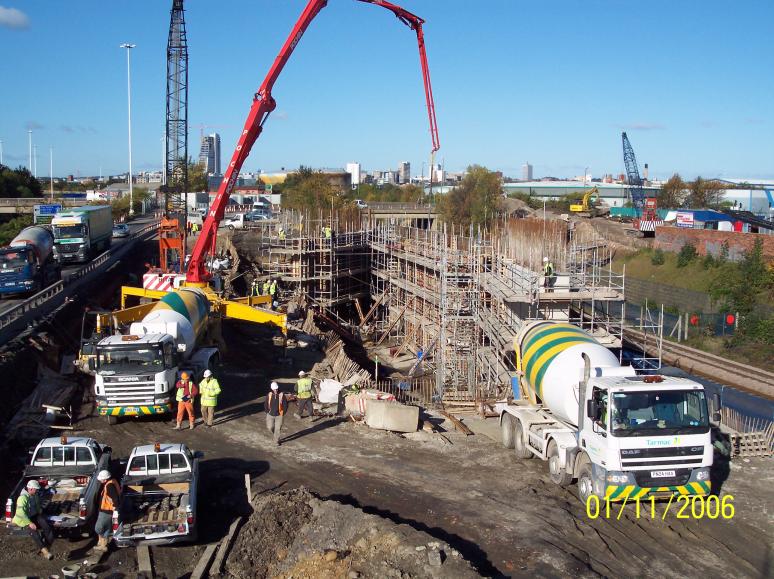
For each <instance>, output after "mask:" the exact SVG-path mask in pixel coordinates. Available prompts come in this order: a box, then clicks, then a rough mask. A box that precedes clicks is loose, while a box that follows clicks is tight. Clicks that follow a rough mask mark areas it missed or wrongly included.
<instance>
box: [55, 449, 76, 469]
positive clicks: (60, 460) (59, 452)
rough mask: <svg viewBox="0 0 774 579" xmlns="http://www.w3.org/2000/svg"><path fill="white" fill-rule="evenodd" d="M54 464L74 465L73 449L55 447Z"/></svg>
mask: <svg viewBox="0 0 774 579" xmlns="http://www.w3.org/2000/svg"><path fill="white" fill-rule="evenodd" d="M54 464H55V465H62V466H64V465H66V464H68V465H71V464H75V448H74V447H72V446H69V447H68V446H55V447H54Z"/></svg>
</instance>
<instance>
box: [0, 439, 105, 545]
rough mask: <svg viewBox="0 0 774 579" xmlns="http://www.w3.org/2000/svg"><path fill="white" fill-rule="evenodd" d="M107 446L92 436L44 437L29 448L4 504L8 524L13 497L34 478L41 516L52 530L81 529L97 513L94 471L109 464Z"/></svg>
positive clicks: (12, 511)
mask: <svg viewBox="0 0 774 579" xmlns="http://www.w3.org/2000/svg"><path fill="white" fill-rule="evenodd" d="M110 459H111V449H110V447H108V446H104V445H101V444H99V443H98V442H97V441H95V440H94V439H93V438H85V437H67V436H62V437H58V438H53V437H52V438H45V439H43V440H41V441H40V442H39V443H38V445H37V446H36V447H35V448H34V450H31V451H30V462H29V464H28V465H27V467H26V468H25V469H24V474H23V475H22V478H21V480H20V481H19V482H18V483H17V485H16V487H15V488H14V489H13V491H12V492H11V495H10V496H9V497H8V499H7V500H6V503H5V520H6V523H7V524H8V525H9V528H10V529H11V530H12V531H19V532H25V531H24V530H23V529H18V528H17V527H15V526H14V525H12V524H11V519H12V518H13V516H14V511H15V508H16V500H17V499H18V498H19V495H20V494H21V492H22V490H24V489H25V488H26V486H27V483H28V482H29V481H30V480H33V479H34V480H37V481H38V483H40V487H41V490H40V491H38V496H39V500H40V506H41V508H42V510H43V515H44V516H45V517H46V519H47V520H48V522H49V524H50V525H51V527H52V529H54V530H55V531H62V532H65V531H83V530H86V527H87V526H88V525H90V524H91V523H92V522H93V520H94V518H95V517H96V514H97V501H98V500H99V489H100V484H99V481H98V480H97V473H99V471H100V470H103V469H107V468H108V466H109V464H110Z"/></svg>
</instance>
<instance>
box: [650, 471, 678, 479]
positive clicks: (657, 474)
mask: <svg viewBox="0 0 774 579" xmlns="http://www.w3.org/2000/svg"><path fill="white" fill-rule="evenodd" d="M671 476H675V471H673V470H652V471H650V478H669V477H671Z"/></svg>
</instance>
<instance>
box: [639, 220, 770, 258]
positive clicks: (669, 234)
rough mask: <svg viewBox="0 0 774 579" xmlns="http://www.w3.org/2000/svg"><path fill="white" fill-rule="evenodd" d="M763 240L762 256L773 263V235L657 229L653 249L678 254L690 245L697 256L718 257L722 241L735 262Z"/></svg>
mask: <svg viewBox="0 0 774 579" xmlns="http://www.w3.org/2000/svg"><path fill="white" fill-rule="evenodd" d="M758 238H760V239H762V240H763V255H764V257H765V259H766V260H767V261H769V262H774V235H764V234H761V233H739V232H736V231H715V230H712V229H684V228H681V227H668V226H664V227H657V228H656V243H655V245H654V247H656V248H659V249H663V250H664V251H674V252H675V253H676V252H679V251H680V249H682V247H683V245H685V244H687V243H692V244H693V245H694V246H696V251H697V252H698V253H699V255H706V254H708V253H709V254H711V255H714V256H718V255H720V248H721V246H722V245H723V242H724V241H727V242H728V258H729V259H731V260H733V261H737V260H739V259H741V258H742V253H744V252H745V251H749V250H750V249H752V247H753V244H754V243H755V240H756V239H758Z"/></svg>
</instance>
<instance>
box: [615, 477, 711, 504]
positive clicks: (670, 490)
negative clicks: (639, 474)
mask: <svg viewBox="0 0 774 579" xmlns="http://www.w3.org/2000/svg"><path fill="white" fill-rule="evenodd" d="M711 490H712V484H711V483H710V481H699V482H689V483H686V484H684V485H679V486H664V487H639V486H637V485H607V487H606V488H605V499H607V500H610V501H623V500H625V499H631V500H638V499H644V498H646V497H650V496H652V497H654V498H659V497H669V496H670V495H708V494H710V491H711Z"/></svg>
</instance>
